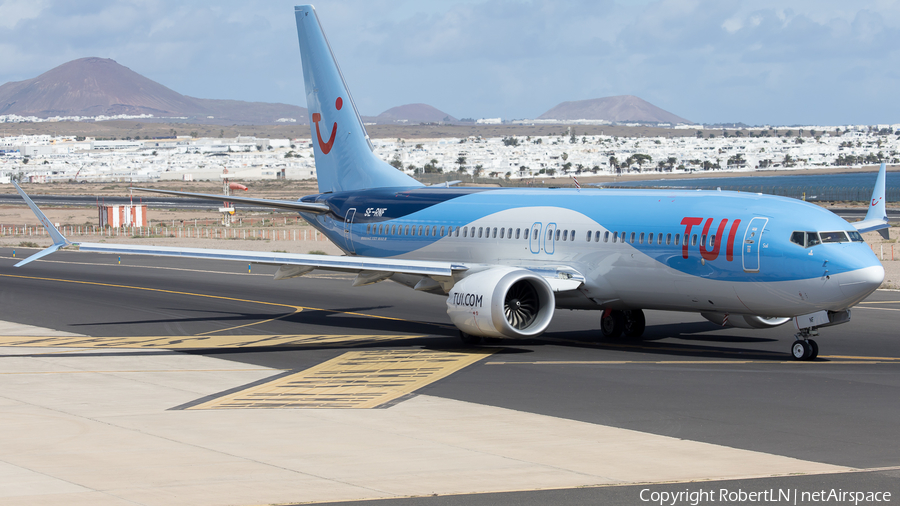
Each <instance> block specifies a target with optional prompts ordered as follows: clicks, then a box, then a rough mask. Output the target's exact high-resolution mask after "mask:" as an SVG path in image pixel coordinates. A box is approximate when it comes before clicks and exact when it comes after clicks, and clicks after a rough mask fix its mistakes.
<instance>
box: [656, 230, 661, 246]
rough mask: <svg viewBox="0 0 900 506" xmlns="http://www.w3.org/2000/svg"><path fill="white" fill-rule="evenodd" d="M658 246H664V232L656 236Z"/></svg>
mask: <svg viewBox="0 0 900 506" xmlns="http://www.w3.org/2000/svg"><path fill="white" fill-rule="evenodd" d="M656 244H662V232H660V233H659V235H657V236H656Z"/></svg>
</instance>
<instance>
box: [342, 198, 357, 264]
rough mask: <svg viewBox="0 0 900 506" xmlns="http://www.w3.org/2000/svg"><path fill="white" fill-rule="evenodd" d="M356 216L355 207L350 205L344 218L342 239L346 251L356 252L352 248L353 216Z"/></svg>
mask: <svg viewBox="0 0 900 506" xmlns="http://www.w3.org/2000/svg"><path fill="white" fill-rule="evenodd" d="M355 217H356V208H355V207H351V208H350V209H348V210H347V217H346V218H344V241H345V242H346V243H347V251H349V252H350V253H356V250H354V248H353V218H355Z"/></svg>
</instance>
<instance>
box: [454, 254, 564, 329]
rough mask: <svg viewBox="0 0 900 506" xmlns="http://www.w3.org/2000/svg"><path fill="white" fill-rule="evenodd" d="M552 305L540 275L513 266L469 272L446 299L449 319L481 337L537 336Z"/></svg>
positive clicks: (547, 318) (554, 299) (545, 323)
mask: <svg viewBox="0 0 900 506" xmlns="http://www.w3.org/2000/svg"><path fill="white" fill-rule="evenodd" d="M555 307H556V298H555V297H554V296H553V290H552V289H551V288H550V284H549V283H547V281H546V280H544V278H542V277H540V276H538V275H536V274H534V273H533V272H531V271H528V270H525V269H517V268H513V267H495V268H491V269H488V270H484V271H480V272H476V273H473V274H470V275H468V276H466V277H465V278H463V279H462V280H460V281H458V282H457V283H456V284H455V285H454V286H453V289H452V290H451V291H450V294H449V297H448V298H447V314H448V315H450V321H452V322H453V324H454V325H456V327H457V328H459V329H460V330H461V331H463V332H465V333H466V334H471V335H473V336H481V337H506V338H522V337H533V336H537V335H539V334H541V333H542V332H543V331H544V330H545V329H546V328H547V326H548V325H549V324H550V319H551V318H553V310H554V309H555Z"/></svg>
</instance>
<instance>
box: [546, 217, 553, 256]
mask: <svg viewBox="0 0 900 506" xmlns="http://www.w3.org/2000/svg"><path fill="white" fill-rule="evenodd" d="M554 251H556V223H548V224H547V232H546V233H545V234H544V253H546V254H548V255H552V254H553V252H554Z"/></svg>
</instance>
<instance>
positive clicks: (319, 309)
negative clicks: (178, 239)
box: [0, 274, 413, 321]
mask: <svg viewBox="0 0 900 506" xmlns="http://www.w3.org/2000/svg"><path fill="white" fill-rule="evenodd" d="M0 277H5V278H19V279H34V280H37V281H56V282H59V283H74V284H79V285H93V286H105V287H109V288H125V289H129V290H143V291H147V292H160V293H171V294H174V295H188V296H191V297H204V298H207V299H220V300H230V301H234V302H248V303H251V304H263V305H267V306H278V307H287V308H291V309H295V310H304V309H306V310H310V311H328V312H331V313H340V314H347V315H351V316H365V317H367V318H378V319H381V320H396V321H413V320H404V319H403V318H394V317H392V316H379V315H372V314H366V313H356V312H353V311H340V310H335V309H324V308H318V307H307V306H294V305H292V304H282V303H280V302H268V301H264V300H251V299H239V298H236V297H225V296H224V295H210V294H206V293H193V292H180V291H178V290H165V289H162V288H148V287H145V286H131V285H117V284H113V283H99V282H97V281H79V280H75V279H60V278H42V277H38V276H18V275H15V274H0Z"/></svg>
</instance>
